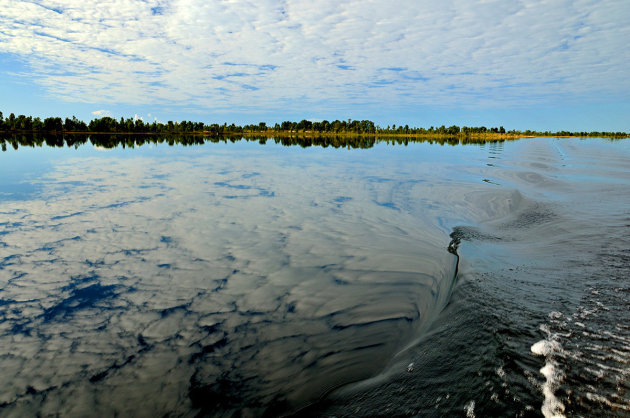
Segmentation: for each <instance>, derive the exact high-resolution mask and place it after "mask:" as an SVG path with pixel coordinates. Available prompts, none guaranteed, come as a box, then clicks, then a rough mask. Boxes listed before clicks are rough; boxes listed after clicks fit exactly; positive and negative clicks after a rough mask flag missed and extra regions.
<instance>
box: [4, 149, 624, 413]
mask: <svg viewBox="0 0 630 418" xmlns="http://www.w3.org/2000/svg"><path fill="white" fill-rule="evenodd" d="M5 148H7V147H6V146H5ZM16 148H17V150H15V149H13V148H12V147H8V150H7V151H6V152H3V153H2V154H0V347H1V348H0V369H1V370H2V378H0V414H1V415H3V416H4V415H6V416H32V415H37V414H40V415H55V414H60V415H62V416H92V415H104V416H110V415H123V416H164V415H172V416H239V415H240V416H265V415H266V416H281V415H287V414H295V415H297V416H379V415H380V416H415V415H420V416H431V415H435V416H443V415H461V416H489V415H496V416H508V415H516V416H539V415H545V416H562V415H608V416H611V415H612V416H625V415H628V414H630V400H629V397H628V393H629V392H628V390H629V389H630V383H629V381H628V378H629V374H630V365H629V361H630V326H629V325H628V323H630V321H629V317H630V283H629V281H628V280H629V278H628V275H629V274H628V273H629V272H630V238H628V237H629V236H630V145H629V143H628V142H627V141H616V142H614V141H607V140H600V139H587V140H579V139H554V138H536V139H523V140H519V141H514V142H505V143H502V142H498V143H488V144H485V145H465V146H449V145H446V146H445V145H439V144H431V143H410V144H408V145H407V146H402V145H395V146H392V145H390V144H387V143H385V142H380V143H377V144H376V145H375V146H373V147H371V148H368V149H348V148H323V147H307V148H301V147H282V146H281V145H278V144H276V143H275V141H273V140H270V141H267V145H260V144H258V143H253V142H245V141H240V142H235V143H227V144H224V143H208V144H205V145H193V146H189V147H183V146H172V147H171V146H167V145H164V144H162V145H143V146H141V147H136V148H133V149H129V148H122V147H120V146H119V147H116V148H113V149H105V148H102V147H100V146H93V145H90V144H89V143H88V144H87V145H82V146H79V147H76V149H74V148H53V147H41V148H29V147H20V146H16Z"/></svg>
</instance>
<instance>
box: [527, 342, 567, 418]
mask: <svg viewBox="0 0 630 418" xmlns="http://www.w3.org/2000/svg"><path fill="white" fill-rule="evenodd" d="M531 351H532V353H534V354H536V355H539V356H545V357H546V359H547V361H546V362H545V365H544V366H543V368H542V369H540V373H541V374H542V375H543V376H545V383H543V385H542V392H543V397H544V400H543V405H542V408H541V412H542V414H543V415H544V416H545V417H546V418H560V417H564V405H563V404H562V402H560V400H559V399H558V398H556V396H555V394H554V390H555V388H556V387H557V386H558V384H559V383H560V381H561V380H562V378H563V375H562V372H561V371H560V370H559V369H558V364H557V363H556V362H555V361H553V354H556V353H561V351H562V346H561V345H560V343H558V342H557V341H553V340H541V341H538V342H537V343H536V344H534V345H532V346H531Z"/></svg>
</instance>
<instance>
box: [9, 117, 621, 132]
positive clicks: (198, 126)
mask: <svg viewBox="0 0 630 418" xmlns="http://www.w3.org/2000/svg"><path fill="white" fill-rule="evenodd" d="M0 132H46V133H66V132H67V133H111V134H117V133H124V134H180V135H181V134H193V135H195V134H204V135H230V134H245V133H250V134H251V133H254V134H258V135H269V136H273V135H293V134H305V135H308V134H315V135H401V136H410V137H413V136H418V137H422V136H424V137H435V136H438V137H468V136H470V137H479V136H481V137H484V136H488V137H497V138H517V137H527V136H576V137H586V136H589V137H608V138H626V137H628V136H629V134H628V133H626V132H568V131H560V132H549V131H545V132H540V131H532V130H526V131H517V130H509V131H506V130H505V128H504V127H503V126H500V127H498V128H497V127H488V128H487V127H485V126H477V127H472V126H462V127H459V126H457V125H452V126H449V127H446V126H444V125H442V126H439V127H433V126H431V127H430V128H416V127H409V125H404V126H403V125H391V126H389V125H388V126H387V127H380V126H378V125H375V124H374V122H372V121H370V120H352V119H348V120H347V121H346V120H334V121H332V122H329V121H327V120H323V121H321V122H312V121H309V120H301V121H300V122H291V121H285V122H282V123H276V124H275V125H273V126H271V125H267V123H266V122H260V123H258V124H252V125H243V126H240V125H235V124H231V125H228V124H227V123H224V124H222V125H220V124H217V123H212V124H205V123H203V122H192V121H186V120H184V121H181V122H173V121H168V122H167V123H161V122H157V121H155V122H152V123H146V122H144V121H143V120H142V119H132V118H127V119H124V118H122V117H121V118H120V119H118V120H117V119H114V118H111V117H109V116H105V117H102V118H96V119H93V120H91V121H90V122H89V123H85V122H83V121H81V120H79V119H77V118H76V117H74V116H73V117H72V118H65V119H62V118H60V117H49V118H45V119H44V120H41V119H40V118H39V117H35V118H33V117H32V116H25V115H18V116H15V114H13V113H11V114H10V115H9V116H8V117H7V118H4V115H3V113H2V112H0Z"/></svg>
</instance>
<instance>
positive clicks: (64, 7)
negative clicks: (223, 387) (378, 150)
mask: <svg viewBox="0 0 630 418" xmlns="http://www.w3.org/2000/svg"><path fill="white" fill-rule="evenodd" d="M628 22H630V2H628V0H550V1H543V0H537V1H536V0H440V1H435V0H416V1H410V0H399V1H391V0H362V1H358V0H346V1H340V0H308V1H307V0H256V1H255V2H254V1H250V0H63V1H59V0H34V1H16V0H0V111H2V112H3V113H4V115H5V117H6V116H7V115H8V114H9V113H11V112H14V113H15V114H26V115H33V116H40V117H42V118H43V117H48V116H61V117H66V116H71V115H76V116H77V117H78V118H79V119H82V120H85V121H89V120H91V119H93V118H95V117H101V116H112V117H115V118H120V117H121V116H122V117H125V118H126V117H137V118H142V119H143V120H144V121H145V122H150V121H153V120H158V121H160V122H166V121H168V120H174V121H177V120H194V121H202V122H206V123H211V122H219V123H222V122H228V123H238V124H244V123H257V122H260V121H266V122H268V123H275V122H282V121H284V120H301V119H308V120H313V121H315V120H323V119H327V120H334V119H348V118H350V119H370V120H372V121H374V122H376V123H377V124H378V125H380V126H387V125H389V124H398V125H400V124H409V125H410V126H418V127H429V126H439V125H442V124H444V125H447V126H449V125H452V124H456V125H460V126H482V125H483V126H504V127H505V128H506V129H521V130H524V129H537V130H572V131H582V130H587V131H602V130H606V131H627V132H628V131H630V42H629V41H628V40H630V24H629V23H628Z"/></svg>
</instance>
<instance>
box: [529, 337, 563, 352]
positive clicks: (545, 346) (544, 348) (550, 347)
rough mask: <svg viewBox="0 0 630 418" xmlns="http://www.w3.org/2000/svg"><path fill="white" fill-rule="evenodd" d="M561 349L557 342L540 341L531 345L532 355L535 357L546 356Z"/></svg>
mask: <svg viewBox="0 0 630 418" xmlns="http://www.w3.org/2000/svg"><path fill="white" fill-rule="evenodd" d="M560 349H561V347H560V344H559V343H558V342H557V341H549V340H542V341H538V342H537V343H536V344H534V345H532V347H531V350H532V353H534V354H536V355H537V356H548V355H550V354H552V353H554V352H559V351H560Z"/></svg>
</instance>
